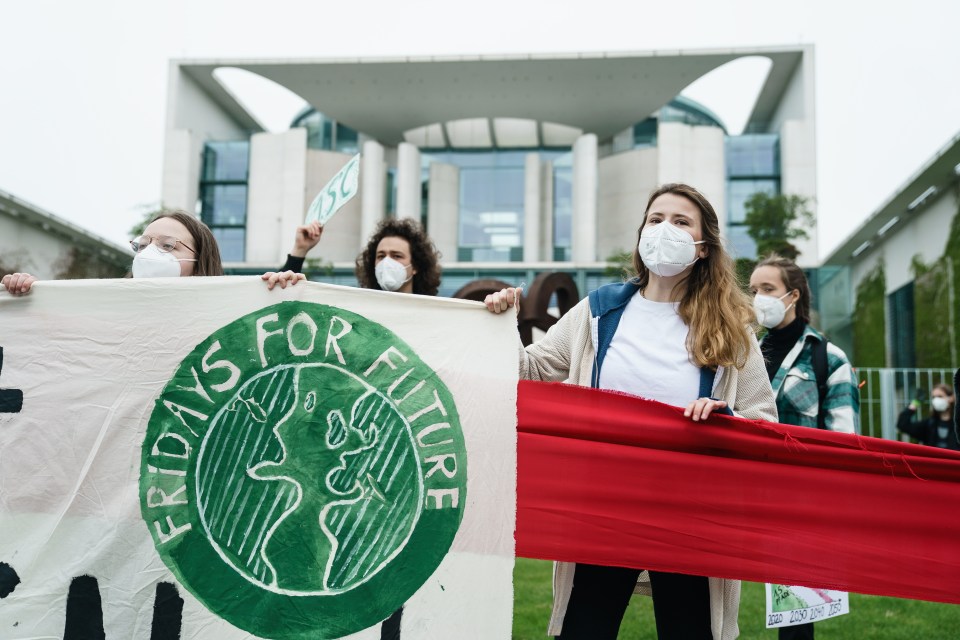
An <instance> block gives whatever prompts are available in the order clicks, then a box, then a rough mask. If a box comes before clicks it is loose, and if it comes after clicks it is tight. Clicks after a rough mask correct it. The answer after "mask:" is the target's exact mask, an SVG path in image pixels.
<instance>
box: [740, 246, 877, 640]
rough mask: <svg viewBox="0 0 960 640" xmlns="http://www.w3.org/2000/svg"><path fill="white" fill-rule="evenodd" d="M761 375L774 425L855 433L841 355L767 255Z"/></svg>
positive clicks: (804, 292) (783, 265)
mask: <svg viewBox="0 0 960 640" xmlns="http://www.w3.org/2000/svg"><path fill="white" fill-rule="evenodd" d="M750 291H752V292H753V308H754V312H755V313H756V316H757V322H759V323H760V324H761V325H763V326H764V327H766V328H767V335H765V336H764V337H763V340H761V342H760V350H761V351H762V352H763V357H764V360H765V361H766V368H767V377H768V378H769V379H770V383H771V386H772V387H773V392H774V393H775V394H776V396H777V413H778V414H779V415H780V422H782V423H783V424H793V425H798V426H801V427H813V428H818V427H819V428H821V429H830V430H832V431H843V432H845V433H855V432H856V431H857V430H858V426H859V423H860V393H859V391H858V388H857V380H856V377H855V376H854V374H853V368H852V367H851V366H850V362H849V361H848V360H847V355H846V354H845V353H844V352H843V350H841V349H840V348H839V347H837V346H836V345H834V344H833V343H831V342H829V341H827V339H826V338H825V337H824V336H823V334H821V333H820V332H819V331H817V330H816V329H814V328H813V327H811V326H810V299H811V295H810V285H809V284H808V283H807V277H806V276H805V275H804V274H803V270H802V269H801V268H800V267H798V266H797V264H796V263H795V262H794V261H793V260H790V259H789V258H783V257H781V256H778V255H776V254H773V255H770V256H768V257H766V258H764V259H763V260H761V261H760V263H759V264H758V265H757V266H756V268H755V269H754V270H753V274H751V276H750ZM778 633H779V637H780V639H781V640H795V639H796V640H800V639H812V638H813V637H814V633H813V623H812V622H809V623H806V624H799V625H794V626H790V627H780V630H779V632H778Z"/></svg>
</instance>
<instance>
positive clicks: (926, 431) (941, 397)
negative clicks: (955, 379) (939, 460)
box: [897, 384, 960, 451]
mask: <svg viewBox="0 0 960 640" xmlns="http://www.w3.org/2000/svg"><path fill="white" fill-rule="evenodd" d="M955 404H956V398H954V395H953V389H952V388H951V387H950V385H948V384H938V385H936V386H935V387H934V388H933V391H931V392H930V415H929V416H927V417H926V418H924V419H922V420H920V421H919V422H914V421H913V419H914V416H915V415H916V414H917V411H918V410H919V409H920V401H919V400H913V401H912V402H911V403H910V404H909V406H907V408H906V409H904V410H903V411H902V412H901V413H900V418H899V419H898V420H897V429H899V430H900V431H902V432H904V433H906V434H907V435H909V436H910V437H912V438H916V439H917V440H919V441H920V442H921V443H922V444H925V445H928V446H931V447H940V448H941V449H953V450H954V451H957V450H960V443H958V441H957V430H956V429H955V428H954V424H953V407H954V405H955Z"/></svg>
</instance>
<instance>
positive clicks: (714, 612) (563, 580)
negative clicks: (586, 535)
mask: <svg viewBox="0 0 960 640" xmlns="http://www.w3.org/2000/svg"><path fill="white" fill-rule="evenodd" d="M596 342H597V320H596V318H591V316H590V304H589V300H588V299H587V298H584V299H583V300H581V301H580V303H579V304H578V305H577V306H575V307H574V308H573V309H571V310H570V311H569V312H567V313H566V314H565V315H564V316H563V317H562V318H560V320H559V321H558V322H557V323H556V324H555V325H554V326H552V327H551V328H550V330H549V331H547V334H546V335H545V336H544V337H543V338H542V339H540V340H538V341H537V342H535V343H533V344H531V345H530V346H529V347H527V348H526V349H523V348H522V347H521V350H520V378H521V379H526V380H550V381H563V382H567V383H569V384H576V385H580V386H584V387H589V386H591V385H590V381H591V380H590V379H591V375H592V372H593V364H594V360H595V358H596V355H595V354H596V348H595V347H596ZM713 397H714V398H719V399H721V400H724V401H726V403H727V405H728V406H729V407H730V408H731V409H733V412H734V413H735V414H736V415H738V416H742V417H744V418H750V419H759V420H767V421H771V422H776V421H777V407H776V402H775V398H774V395H773V392H772V391H771V389H770V381H769V379H768V378H767V370H766V367H765V366H764V364H763V356H762V355H761V354H760V347H759V345H758V344H757V341H756V338H753V339H752V341H751V346H750V354H749V356H748V357H747V363H746V365H745V366H744V367H743V368H742V369H727V368H724V367H721V368H720V369H718V370H717V376H716V378H715V380H714V385H713ZM574 566H575V565H574V564H573V563H569V562H557V563H555V564H554V572H553V612H552V613H551V616H550V624H549V626H548V628H547V635H551V636H555V635H559V634H560V631H561V629H562V627H563V617H564V615H565V614H566V611H567V603H568V602H569V601H570V593H571V591H572V589H573V570H574ZM709 583H710V622H711V627H712V629H713V638H714V640H734V638H736V637H737V636H738V635H740V629H739V627H738V626H737V614H738V613H739V609H740V581H739V580H724V579H721V578H709ZM635 593H641V594H643V595H650V582H649V577H648V575H647V572H646V571H644V572H642V573H641V574H640V579H639V581H638V582H637V588H636V590H635Z"/></svg>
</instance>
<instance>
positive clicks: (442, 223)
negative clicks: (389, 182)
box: [427, 162, 460, 262]
mask: <svg viewBox="0 0 960 640" xmlns="http://www.w3.org/2000/svg"><path fill="white" fill-rule="evenodd" d="M427 233H429V234H430V238H431V239H432V240H433V243H434V244H435V245H437V249H439V250H440V253H441V255H442V256H443V261H444V262H457V257H458V256H457V253H458V251H457V249H458V247H459V244H460V243H459V236H460V168H459V167H457V166H455V165H452V164H446V163H443V162H433V163H431V164H430V201H429V202H428V203H427Z"/></svg>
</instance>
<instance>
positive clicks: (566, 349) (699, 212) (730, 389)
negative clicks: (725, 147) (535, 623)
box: [484, 184, 777, 640]
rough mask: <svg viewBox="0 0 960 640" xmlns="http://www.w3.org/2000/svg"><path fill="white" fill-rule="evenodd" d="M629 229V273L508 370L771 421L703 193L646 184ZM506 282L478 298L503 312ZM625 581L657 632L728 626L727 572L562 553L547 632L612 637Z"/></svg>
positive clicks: (743, 300)
mask: <svg viewBox="0 0 960 640" xmlns="http://www.w3.org/2000/svg"><path fill="white" fill-rule="evenodd" d="M637 235H638V237H637V241H638V242H637V248H636V249H635V250H634V253H633V268H634V270H635V271H636V273H637V276H636V277H634V278H633V279H631V280H630V281H628V282H624V283H622V284H611V285H606V286H604V287H601V288H600V289H597V290H595V291H592V292H591V293H590V295H589V296H588V297H587V298H586V299H584V300H582V301H581V302H580V303H579V304H578V305H577V306H575V307H574V308H573V309H571V310H570V311H569V312H567V313H566V314H565V315H564V316H563V317H562V318H560V320H559V321H558V322H557V323H556V324H555V325H553V326H552V327H551V328H550V330H549V331H547V334H546V335H545V336H544V337H543V338H542V339H540V340H539V341H537V342H534V343H533V344H531V345H530V346H528V347H526V348H525V349H521V351H520V378H522V379H528V380H553V381H565V382H567V383H569V384H576V385H581V386H587V387H595V388H600V389H611V390H616V391H621V392H626V393H631V394H633V395H637V396H642V397H644V398H649V399H652V400H658V401H660V402H663V403H666V404H671V405H673V406H676V407H683V408H684V416H686V417H688V418H690V419H691V420H693V421H694V422H696V421H700V420H706V419H707V418H708V417H709V416H710V414H711V413H713V412H715V411H716V412H720V413H730V412H731V411H730V410H732V413H734V414H736V415H740V416H743V417H745V418H749V419H753V420H768V421H774V422H775V421H776V419H777V411H776V405H775V404H774V398H773V394H772V393H771V391H770V384H769V382H768V381H767V377H766V372H765V370H764V367H763V357H762V356H761V355H760V348H759V346H758V345H757V340H756V338H755V337H754V334H753V331H752V330H751V325H752V321H753V312H752V310H751V308H750V301H749V299H748V298H747V296H746V295H744V293H743V292H742V291H741V290H740V288H739V287H738V286H737V280H736V275H735V273H734V268H733V261H732V260H731V259H730V257H729V255H728V254H727V253H726V251H725V250H724V248H723V245H722V244H721V241H720V223H719V221H718V219H717V214H716V211H715V210H714V208H713V205H711V204H710V202H709V201H707V199H706V198H705V197H704V196H703V195H702V194H701V193H700V192H699V191H697V190H696V189H694V188H693V187H690V186H687V185H684V184H666V185H663V186H662V187H660V188H659V189H657V190H656V191H654V192H653V194H652V195H651V196H650V200H649V201H648V203H647V208H646V210H645V211H644V214H643V219H642V220H641V222H640V226H639V229H638V230H637ZM518 291H519V290H518V289H515V288H512V287H511V288H506V289H503V290H501V291H498V292H497V293H492V294H490V295H489V296H487V298H486V300H485V301H484V303H485V304H486V305H487V308H488V309H489V310H490V311H492V312H493V313H501V312H504V311H506V310H507V309H509V308H510V307H515V306H516V301H517V300H518V297H519V293H518ZM642 428H643V417H642V416H638V418H637V429H642ZM654 524H655V523H654ZM647 576H649V581H648V577H647ZM635 591H637V592H640V593H645V594H647V595H651V592H652V596H653V610H654V616H655V618H656V627H657V637H658V638H660V640H732V639H733V638H736V637H737V635H738V634H739V628H738V626H737V613H738V611H739V606H740V581H738V580H722V579H717V578H706V577H700V576H688V575H681V574H673V573H667V572H659V571H649V572H641V571H640V570H639V569H632V568H624V567H606V566H596V565H588V564H582V563H577V564H572V563H565V562H561V563H558V564H557V565H556V567H555V572H554V596H553V612H552V615H551V618H550V625H549V628H548V630H547V633H548V634H552V635H556V636H557V637H559V638H561V639H563V640H570V639H584V640H613V639H615V638H616V637H617V634H618V632H619V628H620V623H621V621H622V619H623V615H624V612H625V611H626V608H627V605H628V603H629V601H630V596H631V594H633V593H634V592H635Z"/></svg>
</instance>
